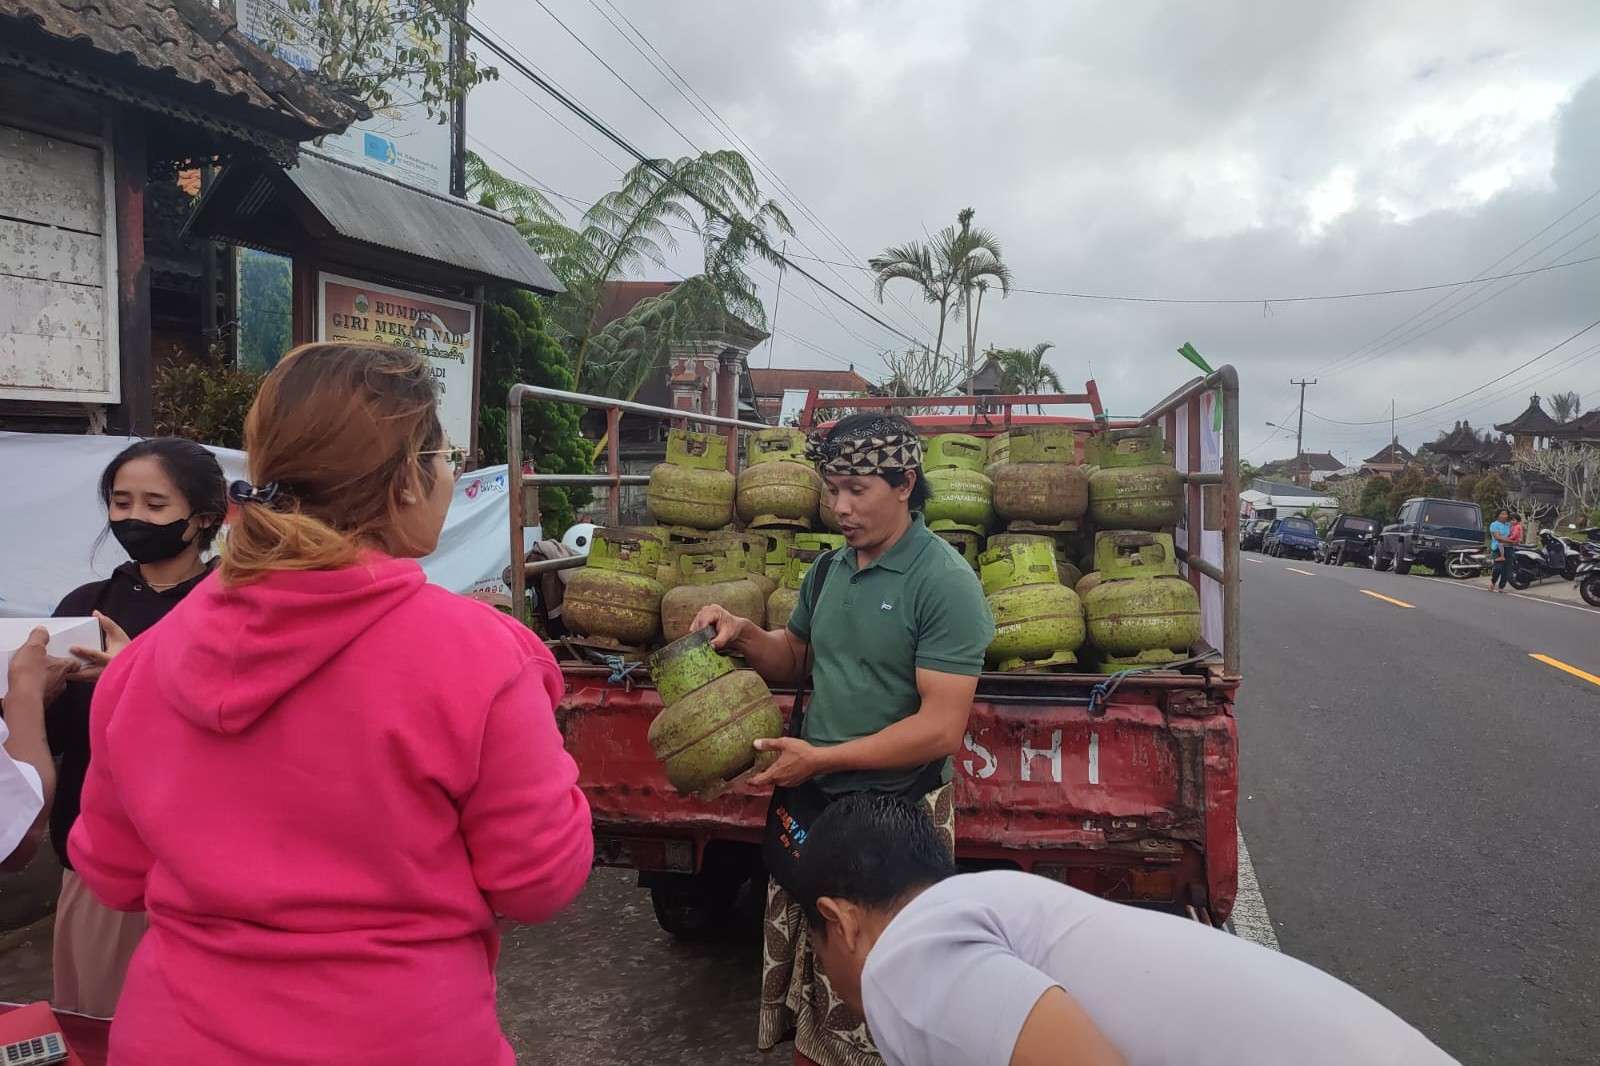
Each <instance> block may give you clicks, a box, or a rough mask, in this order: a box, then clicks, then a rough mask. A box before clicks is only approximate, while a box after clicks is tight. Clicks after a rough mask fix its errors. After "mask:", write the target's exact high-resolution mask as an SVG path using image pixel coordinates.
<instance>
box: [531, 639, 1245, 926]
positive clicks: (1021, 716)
mask: <svg viewBox="0 0 1600 1066" xmlns="http://www.w3.org/2000/svg"><path fill="white" fill-rule="evenodd" d="M1163 680H1164V681H1166V682H1167V683H1165V684H1153V683H1143V684H1141V683H1137V682H1136V681H1134V680H1133V679H1130V680H1129V681H1127V682H1125V683H1124V684H1122V685H1121V686H1120V687H1119V688H1118V689H1117V691H1116V693H1115V695H1114V696H1113V697H1112V698H1111V699H1110V700H1109V701H1108V702H1106V703H1105V704H1104V705H1103V706H1101V707H1097V708H1096V709H1095V713H1091V710H1090V707H1089V703H1090V700H1089V693H1090V691H1091V686H1092V684H1093V683H1092V682H1090V681H1088V680H1087V679H1085V680H1084V681H1083V682H1081V683H1079V684H1076V685H1074V684H1071V683H1070V682H1069V679H1066V678H1062V679H1059V681H1052V682H1049V683H1048V684H1049V687H1050V688H1052V689H1055V690H1056V692H1055V693H1054V694H1050V695H1043V696H1035V697H1034V698H1033V699H1032V700H1030V701H1029V702H1020V701H1019V699H1020V698H1019V697H1018V696H1017V695H1015V694H1013V695H1010V696H1008V695H1007V694H1006V693H993V694H991V693H985V691H984V690H983V689H982V688H980V690H979V696H978V700H977V701H976V702H975V703H974V704H973V709H972V717H971V719H970V721H969V723H968V729H967V734H966V737H965V738H964V740H963V743H962V751H961V752H960V753H959V754H958V755H957V756H956V758H955V760H954V772H955V780H956V807H957V817H956V837H957V840H956V843H957V857H958V858H959V859H960V860H961V861H962V862H963V863H965V864H967V865H969V866H975V867H986V868H988V867H999V866H1009V867H1013V868H1017V869H1022V870H1028V871H1031V872H1034V873H1038V874H1042V875H1044V876H1048V877H1052V878H1054V879H1056V880H1059V881H1064V882H1066V883H1067V884H1071V885H1073V886H1075V887H1078V888H1082V889H1084V890H1086V891H1092V892H1095V893H1097V894H1100V895H1105V896H1110V897H1112V898H1116V899H1124V900H1129V901H1137V902H1148V903H1164V904H1177V905H1194V906H1203V907H1206V908H1208V909H1209V910H1210V912H1211V914H1212V915H1213V916H1214V917H1215V919H1216V920H1218V921H1221V920H1223V919H1225V918H1226V917H1227V914H1228V911H1229V910H1230V909H1231V908H1232V906H1233V898H1234V893H1235V835H1234V834H1235V821H1234V819H1235V805H1236V800H1237V795H1236V790H1237V784H1236V782H1237V769H1236V760H1237V752H1238V745H1237V734H1236V731H1235V727H1234V719H1233V714H1232V704H1233V690H1232V687H1231V686H1225V685H1214V686H1211V687H1210V688H1204V687H1198V686H1200V685H1204V684H1205V682H1204V681H1203V680H1202V679H1199V678H1194V679H1190V678H1169V679H1163ZM1189 681H1193V682H1196V686H1195V687H1187V686H1180V685H1177V684H1173V682H1189ZM791 699H792V697H790V696H788V695H787V694H780V696H779V702H780V704H781V705H782V706H783V708H784V710H785V712H786V713H787V711H788V708H789V704H790V702H791ZM660 709H661V701H660V699H659V698H658V697H657V695H656V691H655V689H653V688H650V687H647V686H637V685H628V684H612V683H610V682H609V681H608V680H607V676H606V674H605V673H604V672H603V671H600V672H595V671H589V670H572V671H569V673H568V692H567V695H566V698H565V699H563V700H562V702H561V705H560V707H559V709H558V712H557V713H558V719H559V721H560V724H561V730H562V734H563V737H564V738H565V741H566V746H567V749H568V750H569V751H571V752H572V753H573V755H574V757H575V758H576V759H577V760H578V767H579V784H580V785H581V786H582V787H583V789H584V792H585V793H586V794H587V795H588V797H589V802H590V806H591V808H592V809H593V812H594V820H595V835H596V840H597V845H598V846H597V861H599V862H600V863H602V864H605V865H614V866H623V867H630V868H636V869H641V870H659V871H664V872H673V873H685V874H687V873H693V872H695V871H697V870H699V869H700V867H701V863H702V861H703V859H704V857H705V853H706V848H707V846H708V845H710V844H711V843H712V842H714V841H716V842H736V843H744V844H752V845H753V844H756V843H758V842H759V841H760V839H761V827H762V823H763V820H764V818H765V815H766V809H767V796H768V793H767V792H766V791H764V790H763V791H756V790H752V789H750V788H748V787H744V786H737V787H735V788H733V789H731V790H729V791H728V792H726V793H724V794H723V795H721V796H719V797H717V798H716V799H712V800H702V799H698V798H695V797H691V796H684V795H681V794H679V793H678V792H677V791H676V790H675V789H674V788H672V786H671V785H669V784H668V783H667V780H666V778H665V777H664V776H663V775H662V772H661V767H660V764H659V763H658V762H657V761H656V759H655V757H654V756H653V755H652V753H651V750H650V745H649V743H648V742H647V740H646V732H647V731H648V729H649V726H650V721H651V719H652V718H653V717H654V716H655V715H656V714H657V713H658V712H659V711H660Z"/></svg>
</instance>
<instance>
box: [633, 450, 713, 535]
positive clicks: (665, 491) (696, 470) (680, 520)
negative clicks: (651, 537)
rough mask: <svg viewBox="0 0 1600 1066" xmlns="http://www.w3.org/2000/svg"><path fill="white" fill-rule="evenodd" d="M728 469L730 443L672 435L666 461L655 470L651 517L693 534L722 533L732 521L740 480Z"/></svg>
mask: <svg viewBox="0 0 1600 1066" xmlns="http://www.w3.org/2000/svg"><path fill="white" fill-rule="evenodd" d="M727 467H728V442H727V439H726V438H724V437H721V436H718V435H716V434H714V433H694V432H691V431H690V430H686V429H674V430H670V431H669V432H668V433H667V461H666V462H664V463H658V464H656V467H655V469H653V470H651V471H650V484H649V486H648V487H647V488H646V489H645V503H646V505H647V506H648V507H649V508H650V515H651V517H652V518H654V519H655V520H656V521H657V522H660V523H661V524H663V525H668V526H688V527H690V528H691V529H718V528H720V527H722V526H725V525H727V524H728V523H729V522H732V521H733V497H734V486H735V481H734V476H733V475H732V474H730V473H728V469H727Z"/></svg>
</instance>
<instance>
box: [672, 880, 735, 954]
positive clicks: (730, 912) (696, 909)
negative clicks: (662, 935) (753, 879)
mask: <svg viewBox="0 0 1600 1066" xmlns="http://www.w3.org/2000/svg"><path fill="white" fill-rule="evenodd" d="M743 885H744V882H743V881H741V880H736V879H734V878H731V877H726V876H716V877H706V876H704V875H703V874H696V875H690V874H680V875H677V876H673V877H667V876H658V877H657V878H656V879H654V880H653V882H652V883H651V885H650V905H651V907H652V908H653V909H654V910H655V912H656V924H657V925H659V926H661V928H662V929H665V930H666V931H667V932H669V933H671V934H672V935H673V936H674V937H676V938H678V939H679V940H685V941H700V940H711V939H714V938H715V937H717V936H719V935H721V934H722V933H723V932H724V931H725V930H726V929H727V928H728V927H729V926H730V925H732V924H733V918H734V915H735V914H736V913H737V912H738V902H739V889H740V888H741V887H743Z"/></svg>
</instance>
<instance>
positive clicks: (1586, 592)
mask: <svg viewBox="0 0 1600 1066" xmlns="http://www.w3.org/2000/svg"><path fill="white" fill-rule="evenodd" d="M1583 532H1584V533H1585V534H1586V535H1587V536H1588V538H1589V543H1587V544H1585V545H1583V546H1582V547H1580V548H1579V552H1580V553H1581V554H1582V555H1583V560H1582V561H1581V562H1580V563H1578V572H1577V574H1576V575H1574V577H1573V580H1575V581H1576V582H1577V583H1578V595H1580V596H1582V597H1583V602H1584V603H1587V604H1588V605H1589V606H1590V607H1600V526H1596V527H1594V528H1591V529H1586V530H1584V531H1583Z"/></svg>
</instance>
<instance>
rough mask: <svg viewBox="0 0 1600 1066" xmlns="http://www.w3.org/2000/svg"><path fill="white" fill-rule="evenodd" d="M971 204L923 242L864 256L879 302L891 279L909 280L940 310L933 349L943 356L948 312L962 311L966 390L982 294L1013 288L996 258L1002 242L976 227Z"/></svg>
mask: <svg viewBox="0 0 1600 1066" xmlns="http://www.w3.org/2000/svg"><path fill="white" fill-rule="evenodd" d="M974 213H975V212H974V211H973V209H972V208H970V207H968V208H964V209H963V210H962V211H961V212H960V214H958V215H957V216H956V221H957V225H954V226H946V227H945V228H944V229H942V230H940V231H939V232H938V233H937V234H935V235H934V236H933V237H932V238H931V239H930V240H929V241H928V242H927V243H923V242H922V241H911V242H909V243H907V244H899V245H894V246H892V247H890V248H886V249H884V250H883V252H882V253H881V254H879V255H875V256H873V257H872V258H871V259H869V260H867V265H868V266H869V267H871V268H872V272H873V274H874V275H876V279H875V280H876V287H877V296H878V300H879V302H880V303H881V302H882V300H883V293H884V289H885V288H886V287H887V286H888V284H889V282H891V281H909V282H911V283H912V284H913V285H916V286H917V288H919V289H920V290H922V298H923V299H924V300H926V301H927V302H928V303H930V304H934V305H935V306H937V307H938V308H939V324H938V334H937V336H936V338H935V340H934V353H935V355H936V357H942V356H943V352H944V331H945V326H946V324H947V323H948V322H949V319H950V312H951V311H952V310H955V311H958V312H959V311H966V312H967V322H966V327H965V333H966V342H965V344H964V349H965V352H964V354H965V359H966V368H967V392H968V393H969V394H970V393H971V391H972V374H973V366H972V362H973V354H974V352H975V350H976V346H977V327H978V320H979V316H980V315H981V313H982V308H983V294H984V293H985V292H986V291H988V289H989V288H990V287H991V286H992V285H995V284H998V285H999V287H1000V291H1001V292H1002V293H1004V294H1009V293H1010V292H1011V271H1010V270H1009V269H1007V267H1006V265H1005V263H1004V262H1003V261H1002V260H1001V256H1000V242H999V240H998V239H997V238H996V237H995V235H994V234H992V233H990V232H989V231H988V230H985V229H974V228H973V226H972V218H973V215H974Z"/></svg>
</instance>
